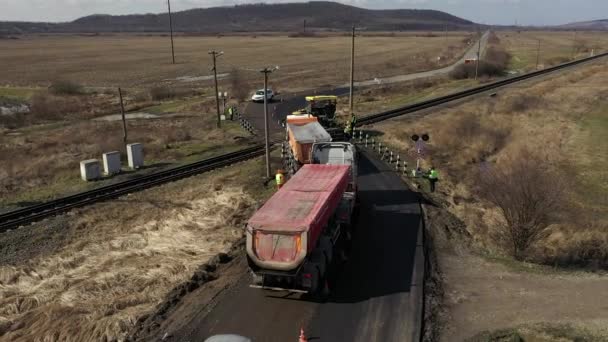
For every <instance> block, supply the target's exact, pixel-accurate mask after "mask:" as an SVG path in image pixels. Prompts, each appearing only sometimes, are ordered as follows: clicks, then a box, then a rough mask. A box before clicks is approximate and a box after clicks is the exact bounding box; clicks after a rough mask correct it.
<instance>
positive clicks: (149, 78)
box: [0, 33, 468, 205]
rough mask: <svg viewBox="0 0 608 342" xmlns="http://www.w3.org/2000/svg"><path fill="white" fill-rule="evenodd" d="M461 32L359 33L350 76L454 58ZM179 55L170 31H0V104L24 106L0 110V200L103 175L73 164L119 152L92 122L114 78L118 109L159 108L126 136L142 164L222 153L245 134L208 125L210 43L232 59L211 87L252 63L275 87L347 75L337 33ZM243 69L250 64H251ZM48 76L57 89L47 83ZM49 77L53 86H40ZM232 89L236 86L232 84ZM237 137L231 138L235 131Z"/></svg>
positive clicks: (216, 41) (217, 41) (111, 136)
mask: <svg viewBox="0 0 608 342" xmlns="http://www.w3.org/2000/svg"><path fill="white" fill-rule="evenodd" d="M467 37H468V35H467V34H466V33H450V34H448V35H447V37H446V36H443V35H438V34H433V33H426V34H419V35H412V34H386V35H379V36H373V37H372V36H365V35H364V36H361V37H359V38H358V39H357V57H358V64H359V67H360V69H359V70H358V72H357V77H359V78H361V79H368V78H372V77H376V76H385V75H395V74H402V73H409V72H414V71H420V70H426V69H433V68H435V67H437V66H438V65H439V64H438V62H437V57H439V56H442V57H443V58H442V60H441V62H440V64H441V65H443V64H447V63H451V62H452V61H453V60H455V59H457V58H459V57H460V55H461V54H462V53H463V52H464V50H465V48H466V46H467V41H466V40H467V39H466V38H467ZM175 46H176V59H177V64H175V65H173V64H171V63H170V54H169V51H170V50H169V49H168V48H169V39H168V37H164V36H143V35H142V36H137V35H103V36H86V37H85V36H77V35H51V36H23V37H20V39H18V40H2V41H0V64H2V65H3V78H2V83H3V84H1V85H0V106H3V105H9V106H10V105H13V106H14V105H15V103H17V104H21V103H24V104H28V105H29V107H30V110H31V112H30V113H29V114H27V115H22V114H18V115H2V116H0V132H2V135H1V136H0V160H1V161H2V163H0V195H1V196H0V198H1V200H0V204H2V205H10V204H16V205H25V204H28V203H32V202H36V201H40V200H45V199H49V198H52V197H54V196H56V195H58V194H66V193H72V192H75V191H80V190H84V189H85V188H87V187H91V186H97V185H99V184H103V182H98V183H97V184H94V185H91V184H84V183H83V182H81V181H80V180H79V179H78V177H77V176H78V168H77V166H78V162H79V161H80V160H84V159H88V158H100V157H101V153H102V152H109V151H111V150H118V151H122V150H124V147H123V146H122V141H121V139H122V138H121V137H122V132H121V124H120V122H106V121H94V120H96V119H99V118H100V117H102V116H105V115H111V114H117V113H119V106H118V96H117V92H116V89H115V87H118V86H121V87H123V90H124V92H125V101H126V106H127V108H126V109H127V111H131V112H138V111H139V112H144V113H148V114H154V115H158V117H157V118H154V119H145V120H144V119H137V120H130V121H129V123H128V130H129V141H130V142H141V143H143V144H144V147H145V154H146V160H147V162H148V165H159V164H165V163H175V162H179V161H187V160H192V159H202V158H204V157H206V156H211V155H215V154H218V153H222V152H225V151H228V150H231V149H234V148H238V146H242V145H243V144H248V143H250V142H251V140H252V139H250V138H249V139H240V138H242V137H244V136H246V133H245V132H244V131H241V130H239V128H238V126H237V125H235V124H227V125H225V128H224V129H222V130H217V129H215V128H214V115H213V111H214V106H213V99H212V98H210V95H211V94H213V91H212V88H211V84H212V81H211V79H209V78H203V79H200V78H199V79H196V78H195V79H194V80H193V79H188V81H183V79H180V77H186V78H187V77H200V76H203V77H204V76H208V75H210V74H211V71H210V67H211V65H210V63H211V61H210V57H209V55H208V54H207V52H208V51H209V50H211V49H217V50H223V51H224V52H225V54H224V55H223V56H221V57H220V58H219V61H218V62H219V64H218V65H219V66H218V71H219V73H220V74H223V73H231V72H233V71H234V70H235V69H238V70H239V71H238V75H239V80H238V82H236V83H235V82H234V81H233V80H232V79H230V78H228V79H224V80H223V81H222V85H221V87H222V88H224V89H230V90H231V94H233V95H235V93H236V92H237V91H239V92H240V94H239V96H237V98H236V99H233V100H232V101H233V103H236V102H237V101H238V100H243V99H245V98H247V97H248V93H249V92H250V91H252V90H253V89H255V88H256V87H257V83H258V82H259V80H260V74H259V73H258V72H256V71H255V70H256V69H258V68H259V67H261V66H268V65H280V66H281V69H280V71H279V72H277V73H275V74H273V75H272V82H271V86H273V87H274V88H275V91H276V90H279V91H285V90H293V89H298V88H302V87H304V88H311V87H318V86H321V85H326V84H333V85H341V84H343V83H346V82H347V79H348V59H349V53H350V40H349V37H347V36H337V35H333V36H327V37H314V38H289V37H285V36H276V35H264V34H261V35H259V36H255V35H248V36H225V37H209V36H207V37H186V36H178V37H176V40H175ZM250 70H251V71H250ZM57 84H59V85H61V87H60V89H61V90H62V92H61V93H57V92H56V91H54V90H53V89H56V87H57ZM49 85H52V86H53V87H54V88H53V89H50V90H47V88H48V87H49ZM231 88H234V89H231ZM235 139H238V140H235Z"/></svg>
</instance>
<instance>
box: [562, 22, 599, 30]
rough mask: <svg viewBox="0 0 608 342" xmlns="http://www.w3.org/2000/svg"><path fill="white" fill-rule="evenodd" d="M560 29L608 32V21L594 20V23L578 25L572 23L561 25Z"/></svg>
mask: <svg viewBox="0 0 608 342" xmlns="http://www.w3.org/2000/svg"><path fill="white" fill-rule="evenodd" d="M560 28H563V29H571V30H602V31H603V30H608V19H602V20H592V21H581V22H577V23H570V24H566V25H561V26H560Z"/></svg>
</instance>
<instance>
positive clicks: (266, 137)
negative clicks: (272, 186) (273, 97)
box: [260, 66, 279, 179]
mask: <svg viewBox="0 0 608 342" xmlns="http://www.w3.org/2000/svg"><path fill="white" fill-rule="evenodd" d="M275 70H279V67H278V66H276V67H274V68H272V69H271V68H264V69H262V70H260V72H261V73H263V74H264V141H265V142H264V144H265V148H266V177H267V178H268V179H270V133H269V132H268V130H269V129H268V95H267V94H268V74H270V73H272V72H273V71H275Z"/></svg>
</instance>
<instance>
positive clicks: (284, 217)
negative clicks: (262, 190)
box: [248, 165, 350, 250]
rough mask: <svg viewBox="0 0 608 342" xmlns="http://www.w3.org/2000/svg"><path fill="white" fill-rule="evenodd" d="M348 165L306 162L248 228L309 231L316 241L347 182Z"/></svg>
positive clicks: (286, 232)
mask: <svg viewBox="0 0 608 342" xmlns="http://www.w3.org/2000/svg"><path fill="white" fill-rule="evenodd" d="M349 170H350V167H349V166H348V165H304V166H303V167H302V168H301V169H300V170H299V171H298V172H297V173H296V174H295V175H294V176H293V177H292V178H291V179H290V180H289V181H288V182H287V183H286V184H285V185H284V186H283V188H281V189H280V190H279V191H278V192H277V193H276V194H274V196H272V197H271V198H270V199H269V200H268V201H267V202H266V203H265V204H264V205H263V206H262V207H261V208H260V209H259V210H258V211H257V212H256V213H255V214H254V215H253V216H252V217H251V219H250V220H249V222H248V226H249V229H251V230H253V231H257V230H259V231H263V232H266V233H279V234H281V233H283V234H297V233H303V232H308V234H307V240H308V241H309V243H308V244H307V249H308V250H311V249H312V248H314V246H315V243H316V240H317V238H318V237H319V235H320V234H321V231H322V229H323V228H324V226H325V224H327V221H328V220H329V218H330V217H331V215H333V213H334V211H335V210H336V208H337V207H338V205H339V203H340V201H341V199H342V195H343V193H344V191H345V190H346V188H347V186H348V181H349V173H350V171H349Z"/></svg>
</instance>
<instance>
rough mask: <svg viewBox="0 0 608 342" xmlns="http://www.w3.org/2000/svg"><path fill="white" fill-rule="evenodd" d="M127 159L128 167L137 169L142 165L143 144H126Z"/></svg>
mask: <svg viewBox="0 0 608 342" xmlns="http://www.w3.org/2000/svg"><path fill="white" fill-rule="evenodd" d="M127 159H128V160H129V167H130V168H132V169H139V168H140V167H142V166H144V146H143V145H142V144H139V143H134V144H128V145H127Z"/></svg>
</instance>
